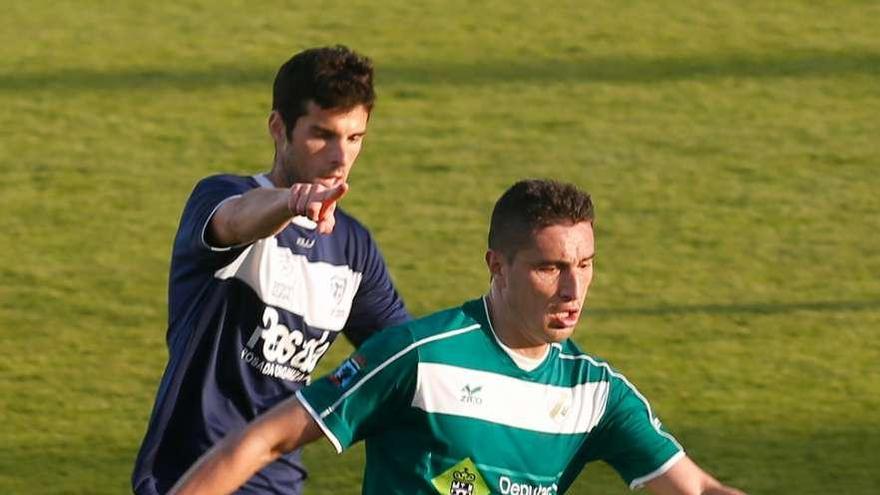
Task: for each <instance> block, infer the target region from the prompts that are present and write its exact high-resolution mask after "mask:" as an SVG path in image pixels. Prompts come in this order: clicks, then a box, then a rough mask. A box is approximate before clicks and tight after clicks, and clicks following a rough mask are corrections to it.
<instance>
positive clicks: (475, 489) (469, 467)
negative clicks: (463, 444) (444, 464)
mask: <svg viewBox="0 0 880 495" xmlns="http://www.w3.org/2000/svg"><path fill="white" fill-rule="evenodd" d="M431 482H432V483H434V488H436V489H437V491H438V492H439V493H441V494H443V495H489V493H490V492H489V487H488V486H486V482H485V481H484V480H483V477H482V476H480V472H479V471H478V470H477V466H475V465H474V463H473V461H471V460H470V458H465V459H464V460H463V461H461V462H459V463H458V464H456V465H455V466H452V467H451V468H449V469H447V470H446V471H444V472H443V473H442V474H440V476H437V477H436V478H434V479H433V480H431Z"/></svg>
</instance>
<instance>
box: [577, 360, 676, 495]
mask: <svg viewBox="0 0 880 495" xmlns="http://www.w3.org/2000/svg"><path fill="white" fill-rule="evenodd" d="M610 378H611V380H610V390H609V393H608V401H607V403H606V407H605V412H604V414H603V416H602V419H601V420H600V421H599V423H598V424H597V425H596V427H595V428H594V429H593V430H592V431H591V432H590V433H589V434H588V437H587V438H586V439H585V441H584V443H583V444H582V446H581V448H580V450H579V452H578V455H577V458H576V459H575V461H574V462H572V464H571V465H570V466H569V467H568V468H567V469H566V471H565V472H564V473H563V475H562V478H561V481H560V487H561V488H563V491H564V489H566V488H568V487H569V486H570V485H571V483H572V482H574V479H575V478H577V475H578V474H579V473H580V471H581V470H582V469H583V467H584V466H585V465H586V464H587V463H588V462H592V461H596V460H603V461H605V462H607V463H608V464H610V465H611V467H613V468H614V470H615V471H617V473H618V474H619V475H620V477H621V478H623V479H624V480H625V481H626V482H627V484H629V486H630V488H638V487H640V486H642V485H643V484H644V483H645V482H647V481H650V480H651V479H653V478H654V477H655V476H659V475H660V474H663V473H664V472H665V471H666V470H667V469H669V468H670V467H671V466H672V465H673V464H674V463H675V462H676V461H677V460H678V459H679V458H680V457H681V456H683V455H684V452H683V450H682V448H681V445H679V443H678V442H677V441H676V440H675V438H673V437H672V435H670V434H669V433H668V432H666V431H665V430H664V429H663V427H662V425H661V424H660V420H659V419H658V418H657V417H656V416H654V415H653V413H652V410H651V406H650V405H649V404H648V401H647V400H646V399H645V398H644V397H643V396H642V394H641V393H639V391H638V390H636V388H635V387H634V386H633V385H632V384H630V383H629V382H628V381H627V380H626V378H624V377H623V376H622V375H619V374H617V373H613V374H612V376H611V377H610Z"/></svg>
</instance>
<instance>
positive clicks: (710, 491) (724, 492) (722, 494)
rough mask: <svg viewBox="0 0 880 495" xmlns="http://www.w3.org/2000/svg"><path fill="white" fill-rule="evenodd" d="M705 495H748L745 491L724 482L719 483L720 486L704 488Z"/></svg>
mask: <svg viewBox="0 0 880 495" xmlns="http://www.w3.org/2000/svg"><path fill="white" fill-rule="evenodd" d="M703 495H746V494H745V492H741V491H739V490H737V489H736V488H731V487H729V486H724V485H722V484H720V483H719V484H718V486H713V487H711V488H707V489H705V490H703Z"/></svg>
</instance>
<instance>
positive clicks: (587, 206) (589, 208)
mask: <svg viewBox="0 0 880 495" xmlns="http://www.w3.org/2000/svg"><path fill="white" fill-rule="evenodd" d="M593 219H594V216H593V201H592V200H591V199H590V195H589V194H587V193H586V192H584V191H582V190H580V189H579V188H578V187H577V186H575V185H574V184H567V183H563V182H557V181H554V180H548V179H529V180H523V181H520V182H517V183H516V184H514V185H513V186H511V187H510V189H508V190H507V191H505V192H504V194H502V195H501V197H500V198H498V201H497V202H496V203H495V208H494V209H493V210H492V221H491V223H490V224H489V249H491V250H493V251H500V252H501V253H503V254H504V255H505V256H507V257H508V258H509V260H510V261H512V260H513V258H514V256H515V255H516V252H517V251H519V250H520V249H522V248H523V247H524V246H525V245H526V244H528V243H529V241H530V239H531V236H532V234H533V233H534V232H535V231H536V230H538V229H542V228H544V227H549V226H551V225H559V224H568V223H570V224H576V223H580V222H590V223H592V222H593Z"/></svg>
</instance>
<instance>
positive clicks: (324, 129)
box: [310, 124, 367, 137]
mask: <svg viewBox="0 0 880 495" xmlns="http://www.w3.org/2000/svg"><path fill="white" fill-rule="evenodd" d="M310 129H311V130H312V132H315V131H318V132H320V133H322V134H327V135H330V136H336V137H340V136H342V135H341V134H339V133H338V132H336V131H334V130H333V129H330V128H329V127H324V126H322V125H320V124H312V126H311V127H310ZM366 133H367V130H366V129H363V130H360V131H358V132H353V133H351V134H350V136H363V135H365V134H366Z"/></svg>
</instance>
